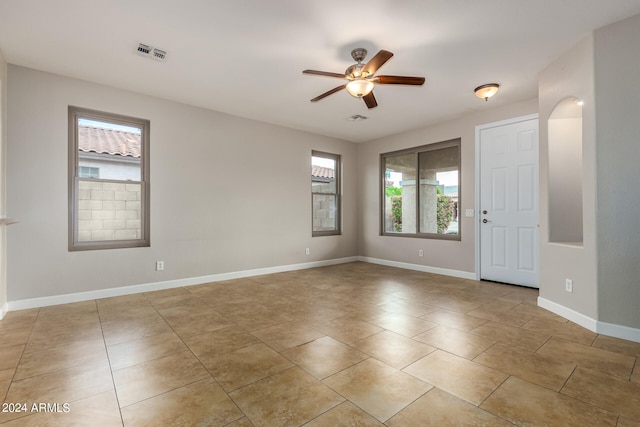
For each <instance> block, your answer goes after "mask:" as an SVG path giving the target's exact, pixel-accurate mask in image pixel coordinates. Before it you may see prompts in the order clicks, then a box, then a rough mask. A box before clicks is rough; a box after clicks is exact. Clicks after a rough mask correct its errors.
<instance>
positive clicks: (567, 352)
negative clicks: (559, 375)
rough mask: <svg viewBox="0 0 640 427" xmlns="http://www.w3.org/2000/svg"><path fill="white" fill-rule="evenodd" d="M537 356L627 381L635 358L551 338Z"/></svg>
mask: <svg viewBox="0 0 640 427" xmlns="http://www.w3.org/2000/svg"><path fill="white" fill-rule="evenodd" d="M538 353H539V354H543V355H545V356H549V357H554V358H556V359H559V360H564V361H567V362H573V363H575V364H577V365H578V366H581V367H584V368H589V369H593V370H596V371H600V372H603V373H606V374H609V375H613V376H618V377H623V378H625V379H628V378H629V376H630V375H631V371H632V369H633V366H634V364H635V358H634V357H632V356H628V355H626V354H619V353H614V352H611V351H608V350H602V349H600V348H595V347H590V346H586V345H582V344H578V343H574V342H569V341H564V340H559V339H556V338H552V339H551V340H549V341H548V342H547V343H546V344H545V345H543V346H542V347H541V348H540V349H539V350H538Z"/></svg>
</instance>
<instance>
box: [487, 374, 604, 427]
mask: <svg viewBox="0 0 640 427" xmlns="http://www.w3.org/2000/svg"><path fill="white" fill-rule="evenodd" d="M480 407H481V408H482V409H485V410H487V411H489V412H491V413H493V414H495V415H497V416H499V417H501V418H504V419H506V420H509V421H511V422H512V423H514V424H516V425H522V426H525V425H526V426H534V425H535V426H552V425H555V426H563V427H565V426H566V427H574V426H575V427H584V426H603V427H604V426H615V425H616V421H617V416H616V415H614V414H612V413H611V412H607V411H605V410H604V409H600V408H597V407H595V406H592V405H589V404H587V403H584V402H581V401H579V400H577V399H574V398H571V397H568V396H565V395H563V394H559V393H556V392H554V391H551V390H549V389H547V388H544V387H541V386H538V385H535V384H531V383H529V382H527V381H524V380H521V379H518V378H516V377H510V378H509V379H508V380H507V381H505V382H504V384H502V385H501V386H500V387H499V388H498V389H497V390H496V391H495V392H494V393H492V394H491V396H489V397H488V398H487V400H485V401H484V402H483V403H482V404H481V405H480Z"/></svg>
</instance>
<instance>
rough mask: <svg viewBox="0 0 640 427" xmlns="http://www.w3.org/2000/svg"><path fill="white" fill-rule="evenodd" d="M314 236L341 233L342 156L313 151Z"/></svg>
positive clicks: (312, 229)
mask: <svg viewBox="0 0 640 427" xmlns="http://www.w3.org/2000/svg"><path fill="white" fill-rule="evenodd" d="M311 201H312V226H311V231H312V236H326V235H333V234H340V156H339V155H337V154H329V153H322V152H319V151H313V152H312V153H311Z"/></svg>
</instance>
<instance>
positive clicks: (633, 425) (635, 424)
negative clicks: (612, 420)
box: [616, 415, 640, 427]
mask: <svg viewBox="0 0 640 427" xmlns="http://www.w3.org/2000/svg"><path fill="white" fill-rule="evenodd" d="M616 427H640V421H635V420H632V419H629V418H627V417H625V416H624V415H621V416H620V417H618V424H616Z"/></svg>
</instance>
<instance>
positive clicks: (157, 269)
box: [156, 261, 164, 271]
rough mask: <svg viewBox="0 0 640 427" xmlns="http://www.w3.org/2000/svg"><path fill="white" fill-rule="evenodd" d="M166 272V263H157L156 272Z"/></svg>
mask: <svg viewBox="0 0 640 427" xmlns="http://www.w3.org/2000/svg"><path fill="white" fill-rule="evenodd" d="M162 270H164V261H156V271H162Z"/></svg>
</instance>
